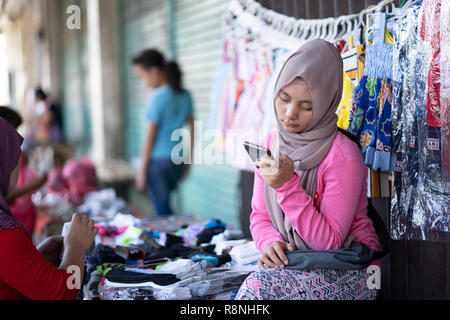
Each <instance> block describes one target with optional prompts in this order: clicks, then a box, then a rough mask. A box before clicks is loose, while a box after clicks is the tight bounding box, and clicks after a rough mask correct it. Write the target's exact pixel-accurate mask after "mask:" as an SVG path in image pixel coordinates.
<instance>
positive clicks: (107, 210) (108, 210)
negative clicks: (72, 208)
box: [77, 188, 128, 220]
mask: <svg viewBox="0 0 450 320" xmlns="http://www.w3.org/2000/svg"><path fill="white" fill-rule="evenodd" d="M77 211H78V212H81V213H85V214H88V215H89V216H90V217H91V218H92V219H104V220H105V219H113V218H114V217H115V216H116V215H117V214H119V213H127V212H128V210H127V204H126V202H125V201H124V200H123V199H120V198H117V196H116V192H115V190H114V189H112V188H109V189H104V190H101V191H97V192H91V193H88V194H86V195H85V197H84V202H83V204H81V205H80V206H79V207H78V208H77Z"/></svg>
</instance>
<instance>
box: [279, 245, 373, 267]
mask: <svg viewBox="0 0 450 320" xmlns="http://www.w3.org/2000/svg"><path fill="white" fill-rule="evenodd" d="M374 253H375V252H374V251H373V250H371V249H369V247H367V246H366V245H365V244H363V243H361V242H358V241H353V242H352V243H351V245H350V247H349V248H342V249H336V250H296V251H286V256H287V258H288V261H289V264H288V265H286V266H285V269H294V270H304V269H308V270H312V269H334V270H337V269H345V270H359V269H364V268H367V267H368V266H369V265H370V264H371V262H372V260H373V258H374Z"/></svg>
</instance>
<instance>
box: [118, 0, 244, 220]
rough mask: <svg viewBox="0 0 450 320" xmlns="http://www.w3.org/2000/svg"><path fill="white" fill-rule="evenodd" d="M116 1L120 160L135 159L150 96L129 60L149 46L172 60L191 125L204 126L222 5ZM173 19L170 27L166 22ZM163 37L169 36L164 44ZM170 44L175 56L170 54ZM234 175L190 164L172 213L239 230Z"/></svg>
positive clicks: (189, 0)
mask: <svg viewBox="0 0 450 320" xmlns="http://www.w3.org/2000/svg"><path fill="white" fill-rule="evenodd" d="M173 4H174V6H173V7H172V9H173V12H169V10H170V6H169V2H168V1H149V0H147V1H146V0H133V1H124V0H122V1H121V18H122V23H121V25H122V30H121V32H122V36H121V38H122V59H123V61H122V72H123V77H124V78H123V84H124V95H123V96H124V101H123V102H124V110H125V115H124V117H125V123H126V133H125V135H126V137H125V142H126V155H127V158H128V159H129V160H132V159H133V158H135V157H139V155H140V152H141V147H142V144H143V140H144V135H145V130H146V125H147V123H146V121H145V117H144V113H145V109H146V108H145V104H146V101H147V99H148V96H149V94H151V91H150V90H149V89H148V88H145V87H144V86H143V84H142V83H141V81H140V80H139V79H138V78H137V77H136V76H135V75H134V73H133V66H132V64H131V62H130V59H131V57H132V56H133V55H134V54H136V53H138V52H139V51H140V50H143V49H145V48H150V47H155V48H157V49H159V50H161V51H162V52H163V53H164V54H165V55H166V56H167V57H172V56H174V55H176V57H177V60H178V62H179V63H180V67H181V69H182V71H183V73H184V79H183V80H184V81H183V82H184V85H185V87H186V88H187V89H188V90H190V91H191V93H192V96H193V99H194V109H195V118H196V120H201V121H203V122H204V127H205V128H206V123H207V120H208V116H209V111H210V108H211V106H210V95H211V89H212V81H213V77H214V74H215V71H216V68H217V66H218V65H219V63H220V58H221V51H222V50H221V30H220V25H221V16H222V13H223V12H224V11H225V9H226V7H227V5H228V1H227V0H208V1H206V0H177V1H174V3H173ZM170 16H171V17H173V21H172V25H170V19H169V17H170ZM169 32H171V34H172V35H173V38H172V39H169ZM171 44H172V45H173V47H174V48H176V52H171V51H170V48H171ZM238 179H239V171H238V170H236V169H234V168H232V167H230V166H227V165H216V166H210V165H193V166H192V171H191V174H190V176H189V178H188V180H187V181H185V182H184V183H182V184H181V185H180V189H179V191H180V192H179V193H176V194H174V195H173V198H172V199H171V200H172V203H173V206H174V208H177V209H178V211H179V212H182V213H183V214H193V215H196V216H198V217H202V218H205V219H208V218H212V217H215V218H221V219H223V220H224V221H227V222H232V223H234V224H236V225H237V226H238V225H239V222H238V221H239V220H238V216H239V214H238V212H239V199H240V198H239V194H238Z"/></svg>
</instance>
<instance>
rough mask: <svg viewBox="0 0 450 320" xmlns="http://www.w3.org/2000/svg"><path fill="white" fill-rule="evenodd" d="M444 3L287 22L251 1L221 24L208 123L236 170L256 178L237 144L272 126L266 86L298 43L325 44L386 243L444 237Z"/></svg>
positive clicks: (449, 178)
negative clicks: (380, 209) (338, 73)
mask: <svg viewBox="0 0 450 320" xmlns="http://www.w3.org/2000/svg"><path fill="white" fill-rule="evenodd" d="M448 9H449V4H448V1H441V0H409V1H403V2H402V6H401V7H400V8H396V7H395V6H394V4H393V1H392V0H386V1H381V2H380V3H379V4H378V5H376V6H372V7H369V8H367V9H365V10H363V11H362V12H360V13H359V14H354V15H348V16H342V17H338V18H335V19H334V18H328V19H319V20H304V19H299V20H296V19H293V18H291V17H287V16H283V15H281V14H279V13H276V12H274V11H272V10H268V9H266V8H264V7H262V6H261V5H260V4H259V3H257V2H256V1H253V0H234V1H231V2H230V6H229V10H228V11H227V13H226V14H225V15H224V18H223V26H222V29H223V49H224V51H223V63H222V65H221V66H220V69H219V72H218V74H217V78H216V82H215V87H214V91H213V95H212V100H211V101H212V107H211V113H210V121H209V126H210V128H211V129H216V131H217V132H219V136H218V139H217V140H216V142H217V143H216V147H217V149H220V150H221V151H223V152H225V154H226V157H227V160H229V161H231V163H230V164H231V165H233V166H234V167H236V168H238V169H241V170H247V171H251V172H253V171H254V165H253V164H252V162H251V159H250V158H249V157H248V155H247V153H246V151H245V149H244V147H243V146H242V145H243V142H244V141H249V142H253V143H257V144H258V143H259V142H260V141H262V140H263V137H264V136H266V135H267V134H268V133H269V132H270V131H272V130H274V129H276V121H275V114H274V112H273V99H274V97H273V86H274V83H275V80H276V77H277V75H278V72H279V68H280V66H282V65H283V63H284V61H285V59H286V58H287V57H288V56H289V55H290V53H291V52H292V51H293V50H295V49H297V48H298V47H299V46H300V45H301V44H303V43H305V42H307V41H309V40H312V39H316V38H322V39H325V40H327V41H330V42H332V43H333V44H334V45H335V46H336V48H337V50H338V51H339V52H340V54H341V56H342V58H343V69H344V70H343V71H344V72H343V75H342V77H343V80H344V81H343V92H342V98H341V102H340V104H339V107H338V110H337V115H338V122H337V126H338V127H339V128H340V129H341V130H344V131H347V132H348V133H350V134H352V135H354V136H356V138H357V139H358V141H359V143H360V146H361V154H362V156H363V158H364V161H365V164H366V166H367V170H368V173H369V174H368V179H367V187H368V188H367V190H368V194H367V196H368V197H369V198H378V197H383V198H392V201H391V211H392V212H391V232H392V238H393V239H401V238H407V239H430V240H431V239H439V236H438V233H439V232H449V227H450V216H449V210H448V208H449V207H450V200H449V194H450V192H449V190H450V189H449V188H450V187H449V185H450V173H449V172H450V171H449V167H450V155H449V154H450V152H448V150H449V149H450V142H449V137H450V129H449V123H450V118H449V117H450V116H449V112H448V109H449V105H450V104H449V101H450V100H449V96H450V93H449V88H450V82H449V77H450V75H449V72H448V70H449V67H448V65H449V64H448V62H449V61H450V57H449V55H450V54H449V44H448V43H449V34H450V31H449V28H450V27H449V24H450V22H449V15H450V14H449V10H448Z"/></svg>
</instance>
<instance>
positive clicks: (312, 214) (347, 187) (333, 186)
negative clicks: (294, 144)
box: [250, 130, 381, 269]
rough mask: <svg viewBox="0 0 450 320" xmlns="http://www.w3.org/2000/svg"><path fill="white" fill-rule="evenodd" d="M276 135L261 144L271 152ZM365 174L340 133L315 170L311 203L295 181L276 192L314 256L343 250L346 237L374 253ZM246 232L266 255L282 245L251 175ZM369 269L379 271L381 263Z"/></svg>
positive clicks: (375, 238) (258, 177) (259, 179)
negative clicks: (274, 245) (316, 252)
mask: <svg viewBox="0 0 450 320" xmlns="http://www.w3.org/2000/svg"><path fill="white" fill-rule="evenodd" d="M275 134H276V131H275V130H273V131H272V132H270V133H269V134H268V135H267V136H266V137H265V138H264V139H263V141H262V142H261V145H262V146H265V147H268V148H269V149H270V147H271V145H272V141H273V140H274V139H275ZM366 180H367V168H366V167H365V165H364V161H363V159H362V156H361V154H360V152H359V150H358V147H357V145H356V144H355V143H354V142H353V141H351V140H350V139H349V138H347V137H346V136H345V135H344V134H342V133H341V132H339V131H338V133H337V135H336V138H335V140H334V142H333V145H332V147H331V149H330V151H329V152H328V154H327V156H326V157H325V159H324V160H323V161H322V162H321V163H320V165H319V167H318V170H317V192H316V194H315V198H314V199H313V198H312V197H310V196H309V195H308V194H306V192H305V190H304V189H303V188H302V186H301V184H300V176H299V175H298V174H297V173H295V174H294V177H293V178H292V179H291V180H289V181H287V182H286V183H284V184H283V185H282V186H281V187H279V188H276V189H274V190H275V192H276V193H277V200H278V203H279V204H280V207H281V208H282V210H283V212H284V213H285V214H286V216H287V218H288V219H289V221H290V222H291V224H292V226H293V227H294V228H295V230H296V231H297V233H298V234H299V236H300V237H301V238H302V239H303V240H304V241H305V242H306V243H307V244H308V245H309V246H310V247H311V249H314V250H330V249H339V248H341V247H342V244H343V242H344V241H345V239H346V237H347V235H349V234H351V235H353V236H355V237H356V239H355V240H356V241H359V242H361V243H364V244H366V245H367V246H368V247H369V248H370V249H372V250H375V251H378V250H379V249H380V248H379V246H380V241H379V239H378V236H377V234H376V232H375V229H374V227H373V224H372V221H371V220H370V218H369V217H368V216H367V205H368V202H367V196H366V195H367V185H366ZM252 209H253V211H252V214H251V216H250V231H251V233H252V236H253V239H254V241H255V243H256V246H257V248H258V249H259V250H260V251H261V252H264V250H265V249H266V247H267V246H268V245H270V244H271V243H273V242H274V241H280V242H286V241H284V239H283V237H282V236H281V234H280V233H279V232H278V231H277V230H276V229H275V227H274V225H273V224H272V221H271V220H270V216H269V213H268V211H267V208H266V205H265V202H264V179H263V178H262V176H261V173H260V171H259V169H256V170H255V183H254V187H253V198H252ZM372 264H374V265H377V266H379V267H380V269H381V259H377V260H374V261H373V262H372Z"/></svg>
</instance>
